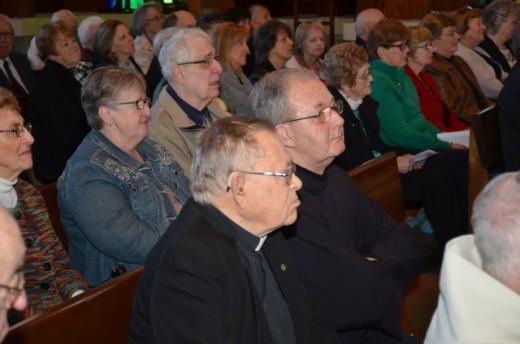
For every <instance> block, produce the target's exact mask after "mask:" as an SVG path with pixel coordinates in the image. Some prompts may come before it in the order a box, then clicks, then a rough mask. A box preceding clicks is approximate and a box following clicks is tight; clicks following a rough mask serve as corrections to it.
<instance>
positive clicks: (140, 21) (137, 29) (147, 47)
mask: <svg viewBox="0 0 520 344" xmlns="http://www.w3.org/2000/svg"><path fill="white" fill-rule="evenodd" d="M132 19H133V26H132V29H133V31H134V35H135V39H134V45H135V54H134V59H135V62H137V64H138V65H139V67H141V69H142V70H143V73H144V74H148V68H150V65H151V63H152V60H153V57H154V54H153V48H152V44H153V38H154V37H155V35H156V34H157V32H159V31H161V30H162V28H163V24H164V20H163V18H162V7H161V5H160V4H159V3H157V2H153V1H151V2H146V3H144V4H142V5H141V6H139V7H138V8H137V9H136V10H135V11H134V13H133V14H132Z"/></svg>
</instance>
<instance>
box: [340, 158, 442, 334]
mask: <svg viewBox="0 0 520 344" xmlns="http://www.w3.org/2000/svg"><path fill="white" fill-rule="evenodd" d="M349 175H350V176H351V177H352V178H353V179H354V181H355V182H356V184H357V185H358V186H359V187H360V188H361V190H363V192H365V193H366V194H368V195H369V196H370V197H372V198H374V199H375V200H377V201H379V202H380V203H381V204H382V205H383V208H384V209H385V211H386V212H387V213H388V214H389V215H390V216H392V217H393V218H394V219H396V220H400V221H402V220H403V219H404V216H405V204H404V199H403V191H402V189H401V179H400V177H399V170H398V169H397V156H396V155H395V153H387V154H385V155H383V156H380V157H379V158H377V159H373V160H370V161H368V162H367V163H365V164H363V165H361V166H358V167H356V168H354V169H353V170H351V171H350V172H349ZM438 294H439V274H438V273H437V272H426V273H419V274H418V275H417V276H416V277H415V279H414V280H413V281H412V283H411V284H410V285H409V286H408V288H406V290H405V291H404V293H403V296H402V305H401V329H402V331H403V333H405V334H412V333H413V334H414V335H415V336H417V337H418V338H424V336H425V334H426V330H427V328H428V325H429V323H430V319H431V317H432V315H433V312H434V311H435V308H436V306H437V296H438Z"/></svg>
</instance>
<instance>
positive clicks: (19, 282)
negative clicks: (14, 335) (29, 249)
mask: <svg viewBox="0 0 520 344" xmlns="http://www.w3.org/2000/svg"><path fill="white" fill-rule="evenodd" d="M24 255H25V245H24V244H23V240H22V236H21V235H20V229H19V228H18V225H17V224H16V222H15V221H14V220H13V217H12V215H11V214H9V213H8V212H7V211H6V210H5V209H2V208H0V304H1V305H2V307H1V308H0V342H2V340H3V339H4V338H5V335H6V334H7V332H8V331H9V323H8V321H7V312H8V311H9V310H10V309H15V310H17V311H23V310H24V309H25V307H26V305H27V296H26V294H25V290H24V284H25V279H24V277H23V259H24Z"/></svg>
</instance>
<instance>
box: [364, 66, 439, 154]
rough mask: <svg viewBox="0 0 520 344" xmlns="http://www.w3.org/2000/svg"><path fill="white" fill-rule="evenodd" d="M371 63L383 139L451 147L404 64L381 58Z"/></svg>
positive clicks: (399, 143)
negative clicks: (430, 118) (426, 112)
mask: <svg viewBox="0 0 520 344" xmlns="http://www.w3.org/2000/svg"><path fill="white" fill-rule="evenodd" d="M370 66H371V68H372V75H373V77H374V81H373V82H372V98H374V99H375V100H377V101H378V102H379V108H378V109H377V117H379V122H380V123H381V132H380V134H379V135H380V136H381V139H382V140H383V141H384V142H385V143H386V144H388V145H391V146H398V147H405V148H408V149H414V150H424V149H447V148H449V143H448V142H445V141H441V140H439V139H437V133H439V132H440V130H439V129H437V127H435V126H434V125H433V124H432V123H430V122H429V121H428V120H427V119H426V118H425V117H424V115H423V113H422V111H421V106H420V104H419V96H418V95H417V90H416V89H415V86H414V84H413V83H412V81H411V80H410V78H409V77H408V75H406V72H405V70H404V68H398V67H394V66H390V65H388V64H386V63H385V62H383V61H381V60H379V59H378V60H374V61H372V62H370Z"/></svg>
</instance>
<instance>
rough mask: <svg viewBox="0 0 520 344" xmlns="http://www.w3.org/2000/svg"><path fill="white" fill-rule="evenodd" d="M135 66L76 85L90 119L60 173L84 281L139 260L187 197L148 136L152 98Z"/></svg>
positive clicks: (180, 176) (179, 174) (75, 260)
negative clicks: (78, 86)
mask: <svg viewBox="0 0 520 344" xmlns="http://www.w3.org/2000/svg"><path fill="white" fill-rule="evenodd" d="M145 91H146V86H145V82H144V79H143V77H142V76H141V75H140V74H139V73H137V72H135V71H132V70H128V69H121V68H116V67H103V68H99V69H97V70H95V71H93V72H92V73H91V74H90V75H89V77H88V78H87V81H86V83H85V85H84V86H83V89H82V93H81V102H82V104H83V107H84V109H85V112H86V114H87V121H88V123H89V125H90V126H91V127H92V130H91V132H90V133H89V134H88V135H87V137H86V138H85V140H84V141H83V143H82V144H81V145H80V146H79V147H78V149H77V151H76V152H75V153H74V155H73V156H72V157H71V158H70V160H69V161H68V163H67V167H66V169H65V171H64V172H63V175H62V176H61V178H60V179H59V181H58V200H59V204H60V210H61V219H62V222H63V226H64V227H65V231H66V233H67V235H68V237H69V255H70V260H71V265H72V266H73V267H74V268H75V269H77V270H78V271H79V272H81V273H83V275H84V277H85V279H86V280H87V282H88V283H89V285H91V286H94V285H98V284H101V283H103V282H105V281H107V280H108V279H110V278H111V277H113V276H116V275H118V274H120V273H121V272H124V271H130V270H133V269H135V268H137V267H139V266H141V265H143V264H144V261H145V259H146V256H147V255H148V252H149V251H150V249H151V248H152V247H153V246H154V245H155V243H156V242H157V240H158V239H159V238H160V237H161V235H162V234H163V233H164V231H165V230H166V228H167V227H168V225H169V223H170V222H171V221H173V219H175V218H176V217H177V214H178V213H179V211H180V210H181V208H182V206H183V205H184V202H185V201H186V200H187V198H188V197H189V195H190V193H189V189H188V180H187V178H186V177H185V176H184V172H183V171H182V169H181V167H180V166H179V164H178V163H177V162H176V161H175V157H174V156H173V155H172V154H171V153H170V152H169V151H168V150H167V149H166V148H164V147H163V146H161V145H159V144H158V143H155V142H153V141H151V140H149V139H147V138H146V137H147V134H148V121H149V119H150V99H149V98H147V97H146V92H145Z"/></svg>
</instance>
